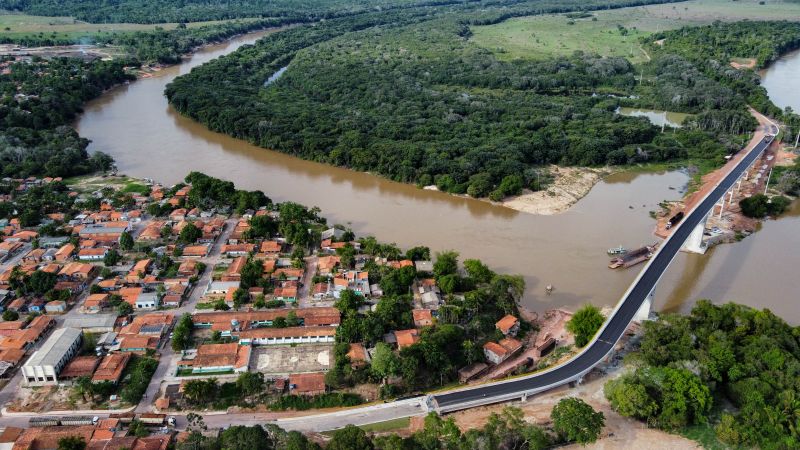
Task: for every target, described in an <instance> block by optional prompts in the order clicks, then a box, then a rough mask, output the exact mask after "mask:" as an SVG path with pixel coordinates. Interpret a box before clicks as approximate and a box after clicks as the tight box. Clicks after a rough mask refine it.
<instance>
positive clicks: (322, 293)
mask: <svg viewBox="0 0 800 450" xmlns="http://www.w3.org/2000/svg"><path fill="white" fill-rule="evenodd" d="M329 294H330V293H329V286H328V283H317V284H315V285H314V288H313V289H312V290H311V296H312V297H313V298H314V300H322V299H324V298H325V297H327V296H328V295H329Z"/></svg>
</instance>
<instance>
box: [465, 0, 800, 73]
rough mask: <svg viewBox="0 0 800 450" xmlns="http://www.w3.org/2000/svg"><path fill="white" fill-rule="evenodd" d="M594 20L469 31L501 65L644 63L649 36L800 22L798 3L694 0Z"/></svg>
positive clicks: (528, 21)
mask: <svg viewBox="0 0 800 450" xmlns="http://www.w3.org/2000/svg"><path fill="white" fill-rule="evenodd" d="M593 15H594V17H593V18H584V19H569V18H568V17H566V16H565V15H543V16H529V17H520V18H516V19H510V20H506V21H504V22H501V23H498V24H495V25H488V26H478V27H472V32H473V37H472V41H473V42H474V43H476V44H477V45H479V46H481V47H484V48H487V49H489V50H492V51H493V52H495V53H497V54H498V55H499V56H500V57H501V58H503V59H515V58H542V57H549V56H554V55H568V54H571V53H573V52H574V51H576V50H582V51H585V52H592V53H598V54H601V55H605V56H623V57H626V58H630V59H631V61H632V62H634V63H637V62H643V61H645V60H647V55H646V54H645V52H644V51H643V50H642V49H641V48H640V46H639V39H640V38H641V37H643V36H646V35H648V34H650V33H653V32H657V31H660V30H666V29H675V28H680V27H683V26H689V25H705V24H709V23H711V22H713V21H714V20H723V21H738V20H744V19H748V20H772V19H778V20H800V2H789V1H780V0H773V1H767V2H766V4H764V5H759V0H738V1H732V0H693V1H689V2H682V3H669V4H663V5H651V6H641V7H635V8H623V9H617V10H610V11H595V12H593Z"/></svg>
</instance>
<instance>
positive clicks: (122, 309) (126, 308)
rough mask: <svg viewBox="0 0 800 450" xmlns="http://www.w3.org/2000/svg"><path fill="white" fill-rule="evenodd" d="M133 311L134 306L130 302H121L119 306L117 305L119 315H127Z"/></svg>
mask: <svg viewBox="0 0 800 450" xmlns="http://www.w3.org/2000/svg"><path fill="white" fill-rule="evenodd" d="M132 313H133V306H131V304H130V303H128V302H121V303H120V304H119V306H117V315H118V316H127V315H129V314H132Z"/></svg>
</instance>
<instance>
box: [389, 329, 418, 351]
mask: <svg viewBox="0 0 800 450" xmlns="http://www.w3.org/2000/svg"><path fill="white" fill-rule="evenodd" d="M394 337H395V340H396V342H397V348H405V347H410V346H412V345H414V344H416V343H417V342H419V331H417V330H415V329H413V330H397V331H395V332H394Z"/></svg>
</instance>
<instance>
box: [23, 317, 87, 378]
mask: <svg viewBox="0 0 800 450" xmlns="http://www.w3.org/2000/svg"><path fill="white" fill-rule="evenodd" d="M82 340H83V333H81V331H80V330H78V329H75V328H60V329H58V330H56V331H55V332H53V334H52V335H51V336H50V338H48V339H47V341H45V343H44V344H43V345H42V347H41V348H40V349H39V350H37V351H36V352H35V353H34V354H33V356H31V357H30V359H29V360H28V361H27V362H26V363H25V364H24V365H23V366H22V377H23V380H25V382H26V384H27V385H29V386H41V385H46V384H56V383H58V374H59V373H61V369H63V368H64V367H65V366H66V365H67V363H68V362H69V360H70V359H72V357H73V356H75V354H76V353H77V352H78V350H79V349H80V346H81V342H82Z"/></svg>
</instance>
